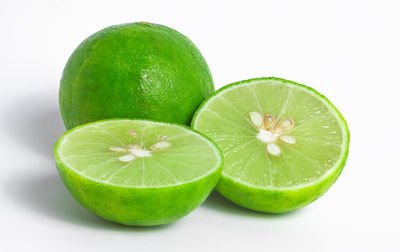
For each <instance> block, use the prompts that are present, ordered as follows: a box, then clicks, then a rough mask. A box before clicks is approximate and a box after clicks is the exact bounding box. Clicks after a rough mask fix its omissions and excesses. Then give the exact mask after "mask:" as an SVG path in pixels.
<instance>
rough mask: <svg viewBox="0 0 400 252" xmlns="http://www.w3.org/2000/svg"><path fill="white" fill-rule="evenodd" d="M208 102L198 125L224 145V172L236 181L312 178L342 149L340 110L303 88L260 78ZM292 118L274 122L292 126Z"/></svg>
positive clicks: (281, 182)
mask: <svg viewBox="0 0 400 252" xmlns="http://www.w3.org/2000/svg"><path fill="white" fill-rule="evenodd" d="M265 82H268V83H265ZM205 106H207V107H205V108H202V111H200V113H199V115H198V117H197V118H196V121H195V129H197V130H199V131H200V132H202V133H204V134H206V135H208V136H210V137H211V138H212V139H213V140H214V141H215V142H216V143H217V144H218V145H219V147H220V148H221V149H222V151H223V153H224V156H225V159H224V168H223V172H222V173H223V175H225V176H228V177H231V178H233V179H235V180H237V181H241V182H245V183H249V184H252V185H255V186H260V187H291V186H295V185H301V184H305V183H310V182H313V181H315V180H316V179H318V178H320V177H321V176H323V175H324V174H325V173H326V172H327V171H328V170H330V169H331V168H332V167H333V166H334V165H335V164H336V162H337V160H338V159H339V158H340V156H341V155H342V150H343V148H344V147H343V145H344V143H343V138H344V137H343V128H342V127H343V125H341V123H340V122H339V120H338V119H337V114H336V113H335V112H333V111H332V109H331V108H330V107H329V106H328V105H327V104H326V103H325V102H324V101H323V99H321V98H320V97H319V96H316V95H314V94H312V93H310V92H309V91H307V90H305V89H304V88H301V87H297V86H294V85H284V84H282V83H280V82H278V81H272V80H268V81H258V82H254V83H249V84H246V85H243V84H242V85H237V86H235V87H234V88H231V89H228V90H227V91H225V92H221V93H220V94H219V95H218V96H217V97H216V98H214V99H212V100H210V101H209V102H208V103H207V104H206V105H205ZM260 116H261V118H262V122H263V125H261V124H260V121H261V120H260ZM285 120H286V122H285ZM287 120H290V121H292V123H293V125H292V127H289V129H288V130H285V131H284V132H283V133H282V132H281V131H279V132H278V133H277V132H276V131H274V130H273V129H272V128H269V125H277V124H278V123H279V122H280V123H281V125H283V126H288V125H289V124H290V122H288V121H287Z"/></svg>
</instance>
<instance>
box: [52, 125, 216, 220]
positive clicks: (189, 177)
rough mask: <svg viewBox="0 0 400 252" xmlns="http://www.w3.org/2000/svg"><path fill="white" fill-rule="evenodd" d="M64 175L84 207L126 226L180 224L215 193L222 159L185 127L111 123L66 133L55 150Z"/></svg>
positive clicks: (64, 178) (67, 184)
mask: <svg viewBox="0 0 400 252" xmlns="http://www.w3.org/2000/svg"><path fill="white" fill-rule="evenodd" d="M54 155H55V159H56V164H57V169H58V171H59V174H60V176H61V178H62V180H63V181H64V183H65V185H66V186H67V188H68V189H69V191H70V192H71V194H72V195H73V196H74V197H75V199H76V200H77V201H78V202H79V203H80V204H82V205H83V206H84V207H86V208H87V209H89V210H90V211H91V212H93V213H94V214H96V215H99V216H101V217H103V218H105V219H107V220H111V221H114V222H119V223H122V224H126V225H143V226H148V225H159V224H166V223H170V222H173V221H175V220H177V219H179V218H181V217H183V216H185V215H187V214H188V213H190V212H191V211H192V210H193V209H195V208H196V207H197V206H199V205H200V204H201V203H202V202H203V201H204V200H205V199H206V198H207V196H208V195H209V194H210V192H211V191H212V190H213V188H214V187H215V185H216V183H217V181H218V178H219V175H220V172H221V169H222V160H223V156H222V154H221V152H220V150H219V149H218V147H217V146H216V145H215V144H214V143H213V142H212V141H210V140H209V139H208V138H207V137H205V136H203V135H201V134H199V133H197V132H195V131H193V130H191V129H190V128H188V127H185V126H179V125H175V124H169V123H159V122H153V121H144V120H122V119H121V120H104V121H99V122H95V123H90V124H85V125H82V126H79V127H77V128H74V129H72V130H70V131H67V132H66V133H65V134H64V135H63V136H62V137H61V138H60V139H59V140H58V141H57V143H56V146H55V150H54Z"/></svg>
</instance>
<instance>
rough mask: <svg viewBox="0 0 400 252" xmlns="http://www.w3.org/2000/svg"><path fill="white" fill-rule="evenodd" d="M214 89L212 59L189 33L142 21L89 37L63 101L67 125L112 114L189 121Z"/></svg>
mask: <svg viewBox="0 0 400 252" xmlns="http://www.w3.org/2000/svg"><path fill="white" fill-rule="evenodd" d="M213 91H214V84H213V81H212V77H211V74H210V71H209V69H208V66H207V63H206V61H205V60H204V58H203V56H202V55H201V54H200V51H199V50H198V49H197V48H196V46H195V45H194V44H193V43H192V42H191V41H190V40H189V39H188V38H187V37H185V36H184V35H182V34H180V33H179V32H177V31H175V30H173V29H171V28H168V27H166V26H162V25H158V24H151V23H146V22H142V23H130V24H122V25H116V26H111V27H108V28H106V29H104V30H101V31H99V32H97V33H95V34H93V35H92V36H90V37H89V38H87V39H86V40H84V41H83V42H82V43H81V44H80V45H79V46H78V48H76V49H75V51H74V52H73V53H72V55H71V57H70V58H69V60H68V62H67V64H66V66H65V68H64V72H63V75H62V78H61V83H60V90H59V102H60V109H61V114H62V117H63V119H64V124H65V126H66V128H67V129H71V128H73V127H75V126H77V125H80V124H84V123H88V122H93V121H97V120H102V119H109V118H142V119H152V120H156V121H163V122H172V123H180V124H189V123H190V120H191V118H192V116H193V113H194V111H195V110H196V108H197V107H198V106H199V104H200V103H201V102H202V101H203V100H204V99H205V98H206V97H208V96H209V95H210V94H211V93H212V92H213Z"/></svg>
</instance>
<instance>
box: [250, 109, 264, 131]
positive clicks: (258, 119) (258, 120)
mask: <svg viewBox="0 0 400 252" xmlns="http://www.w3.org/2000/svg"><path fill="white" fill-rule="evenodd" d="M250 120H251V122H252V123H253V125H254V126H256V127H257V128H261V127H262V126H263V117H262V115H261V114H260V113H258V112H250Z"/></svg>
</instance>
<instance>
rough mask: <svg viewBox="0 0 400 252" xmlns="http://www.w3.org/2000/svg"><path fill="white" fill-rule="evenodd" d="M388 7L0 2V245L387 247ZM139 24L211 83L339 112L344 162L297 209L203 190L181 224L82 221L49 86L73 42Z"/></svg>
mask: <svg viewBox="0 0 400 252" xmlns="http://www.w3.org/2000/svg"><path fill="white" fill-rule="evenodd" d="M397 2H398V1H385V0H377V1H368V0H335V1H323V0H316V1H309V0H302V1H299V0H293V1H284V0H281V1H251V0H247V1H240V2H239V1H216V0H214V1H205V0H202V1H187V0H186V1H163V0H160V1H150V0H142V1H132V0H131V1H117V0H113V1H100V0H97V1H82V0H78V1H61V0H48V1H43V0H35V1H11V0H10V1H7V0H6V1H4V0H2V1H1V2H0V85H1V88H0V116H1V118H0V120H1V121H0V153H1V161H0V164H1V167H0V169H1V170H0V171H1V173H0V183H1V184H0V186H1V187H0V195H1V201H0V233H1V234H0V250H1V251H7V252H8V251H27V250H30V251H84V250H85V251H216V250H218V251H400V245H399V242H400V241H399V236H400V234H399V233H400V231H399V226H400V217H399V213H400V203H399V199H400V197H399V192H400V189H399V184H400V165H399V160H400V158H399V156H400V155H399V154H400V137H399V128H400V119H399V108H400V101H399V100H400V99H399V91H400V89H399V86H400V81H399V72H400V49H399V48H400V14H399V12H400V6H399V5H398V4H397ZM133 21H150V22H155V23H161V24H164V25H167V26H170V27H172V28H175V29H177V30H178V31H180V32H182V33H183V34H185V35H187V36H188V37H189V38H190V39H191V40H192V41H193V42H194V43H195V44H196V45H197V46H198V47H199V49H200V51H201V52H202V53H203V55H204V57H205V58H206V59H207V62H208V64H209V66H210V69H211V72H212V74H213V77H214V81H215V85H216V88H219V87H222V86H223V85H225V84H228V83H231V82H234V81H239V80H243V79H248V78H252V77H261V76H276V77H282V78H286V79H290V80H293V81H297V82H300V83H304V84H307V85H309V86H311V87H313V88H315V89H317V90H318V91H320V92H321V93H323V94H324V95H326V96H327V97H328V98H329V99H330V100H331V101H332V102H333V103H334V104H335V105H336V106H337V108H338V109H339V110H340V111H341V112H342V113H343V115H344V117H345V118H346V119H347V122H348V124H349V128H350V131H351V144H350V153H349V159H348V162H347V165H346V167H345V169H344V171H343V173H342V175H341V177H340V178H339V180H338V181H337V183H336V184H335V185H334V186H333V187H332V188H331V189H330V191H329V192H328V193H326V194H325V195H324V196H323V197H322V198H321V199H319V200H318V201H316V202H315V203H312V204H311V205H309V206H307V207H305V208H303V209H301V210H299V211H296V212H293V213H290V214H283V215H268V214H262V213H256V212H252V211H248V210H246V209H243V208H240V207H237V206H235V205H233V204H232V203H230V202H228V201H226V200H224V199H223V198H221V197H220V196H218V195H217V194H212V195H211V197H210V198H209V199H208V200H207V201H206V202H205V203H204V204H203V205H202V206H200V207H199V208H198V209H196V210H195V211H194V212H192V213H191V214H190V215H188V216H187V217H185V218H183V219H182V220H180V221H178V222H176V223H174V224H171V225H167V226H161V227H149V228H140V227H125V226H121V225H117V224H112V223H109V222H106V221H103V220H102V219H100V218H98V217H95V216H94V215H92V214H91V213H89V212H88V211H86V210H85V209H84V208H82V207H81V206H80V205H78V204H77V203H76V202H75V200H74V199H73V198H72V197H71V196H70V194H69V193H68V191H67V190H66V189H65V187H64V185H63V184H62V182H61V180H60V179H59V177H58V175H57V172H56V168H55V165H54V160H53V157H52V147H53V144H54V142H55V140H56V139H57V138H58V137H59V136H60V135H61V134H62V133H63V131H64V127H63V123H62V120H61V117H60V114H59V109H58V101H57V99H58V86H59V79H60V76H61V72H62V70H63V67H64V64H65V62H66V61H67V59H68V57H69V55H70V54H71V53H72V51H73V50H74V48H75V47H76V46H78V44H79V43H80V42H81V41H82V40H83V39H85V38H86V37H87V36H89V35H91V34H92V33H94V32H96V31H98V30H100V29H102V28H104V27H107V26H109V25H113V24H119V23H126V22H133Z"/></svg>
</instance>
